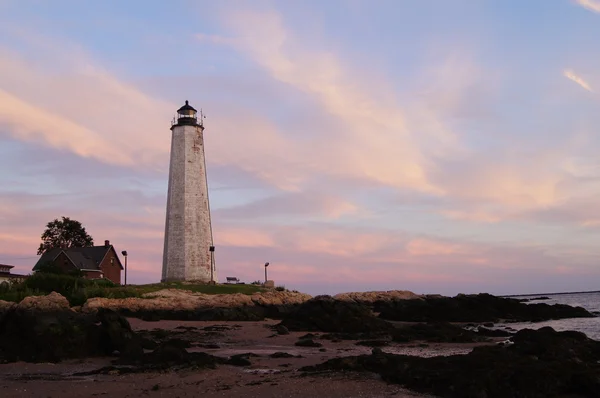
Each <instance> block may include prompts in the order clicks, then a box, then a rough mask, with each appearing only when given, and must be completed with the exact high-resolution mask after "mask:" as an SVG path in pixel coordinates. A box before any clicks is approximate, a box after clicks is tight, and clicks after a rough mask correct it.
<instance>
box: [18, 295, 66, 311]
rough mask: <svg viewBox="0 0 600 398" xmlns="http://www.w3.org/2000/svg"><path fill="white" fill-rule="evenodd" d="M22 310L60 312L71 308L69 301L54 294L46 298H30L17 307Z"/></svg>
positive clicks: (26, 298)
mask: <svg viewBox="0 0 600 398" xmlns="http://www.w3.org/2000/svg"><path fill="white" fill-rule="evenodd" d="M17 308H19V309H21V310H40V311H60V310H68V309H69V308H70V305H69V300H67V299H66V298H65V297H64V296H63V295H61V294H59V293H56V292H52V293H50V294H48V295H46V296H28V297H25V298H24V299H23V300H21V302H20V303H19V304H18V305H17Z"/></svg>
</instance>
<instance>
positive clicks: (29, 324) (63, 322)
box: [0, 293, 142, 362]
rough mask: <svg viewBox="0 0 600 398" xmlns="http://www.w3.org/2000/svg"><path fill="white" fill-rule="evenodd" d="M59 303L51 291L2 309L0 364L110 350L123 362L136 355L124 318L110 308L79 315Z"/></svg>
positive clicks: (54, 359)
mask: <svg viewBox="0 0 600 398" xmlns="http://www.w3.org/2000/svg"><path fill="white" fill-rule="evenodd" d="M28 299H29V300H28ZM63 299H64V297H62V296H60V295H59V294H57V293H53V294H49V295H48V296H40V297H36V298H32V297H28V298H26V299H24V300H23V301H22V302H21V303H20V304H18V305H15V306H12V307H11V308H9V309H8V310H6V312H5V313H4V314H3V316H2V317H1V318H0V361H7V362H12V361H27V362H60V361H61V360H64V359H67V358H83V357H90V356H98V355H111V354H113V353H115V351H118V352H119V355H120V356H121V357H129V358H134V357H138V356H140V355H141V354H142V348H141V344H140V342H139V338H138V337H137V336H136V335H135V333H133V332H132V330H131V328H130V326H129V323H128V322H127V320H126V319H124V318H123V317H121V316H119V315H118V314H116V313H114V312H112V311H110V310H102V311H99V312H98V313H96V314H93V315H92V314H80V313H77V312H74V311H71V310H70V309H69V306H68V303H67V304H66V306H65V303H64V301H63ZM65 300H66V299H65Z"/></svg>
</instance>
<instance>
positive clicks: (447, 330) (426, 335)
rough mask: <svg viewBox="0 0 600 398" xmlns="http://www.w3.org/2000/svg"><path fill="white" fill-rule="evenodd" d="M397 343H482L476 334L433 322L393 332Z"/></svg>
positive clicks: (450, 325) (400, 328) (405, 327)
mask: <svg viewBox="0 0 600 398" xmlns="http://www.w3.org/2000/svg"><path fill="white" fill-rule="evenodd" d="M392 339H393V340H394V341H396V342H400V343H406V342H409V341H427V342H435V343H472V342H476V341H482V340H483V338H481V337H479V336H478V335H477V334H476V333H474V332H472V331H470V330H466V329H463V328H461V327H459V326H455V325H452V324H450V323H446V322H431V323H421V324H415V325H408V326H403V327H399V328H397V329H395V330H393V331H392Z"/></svg>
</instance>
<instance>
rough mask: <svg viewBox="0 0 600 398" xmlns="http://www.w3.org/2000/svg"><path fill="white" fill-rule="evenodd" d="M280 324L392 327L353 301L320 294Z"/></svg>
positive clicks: (324, 328)
mask: <svg viewBox="0 0 600 398" xmlns="http://www.w3.org/2000/svg"><path fill="white" fill-rule="evenodd" d="M281 325H283V326H285V327H286V328H288V329H289V330H296V331H298V330H301V331H320V332H333V333H335V332H338V333H372V332H387V331H390V330H391V329H393V326H392V325H391V324H390V323H389V322H386V321H384V320H382V319H378V318H377V317H375V316H374V315H373V313H372V312H371V310H370V308H369V307H367V306H366V305H364V304H360V303H357V302H354V301H344V300H336V299H334V298H333V297H331V296H317V297H314V298H312V299H310V300H308V301H306V302H304V303H303V304H301V305H299V306H298V307H297V308H296V309H295V310H294V311H292V312H290V313H289V314H287V315H286V316H285V317H284V318H283V320H282V322H281Z"/></svg>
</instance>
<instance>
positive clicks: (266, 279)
mask: <svg viewBox="0 0 600 398" xmlns="http://www.w3.org/2000/svg"><path fill="white" fill-rule="evenodd" d="M268 266H269V263H268V262H267V263H265V284H266V283H267V281H268V280H269V278H267V267H268Z"/></svg>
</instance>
